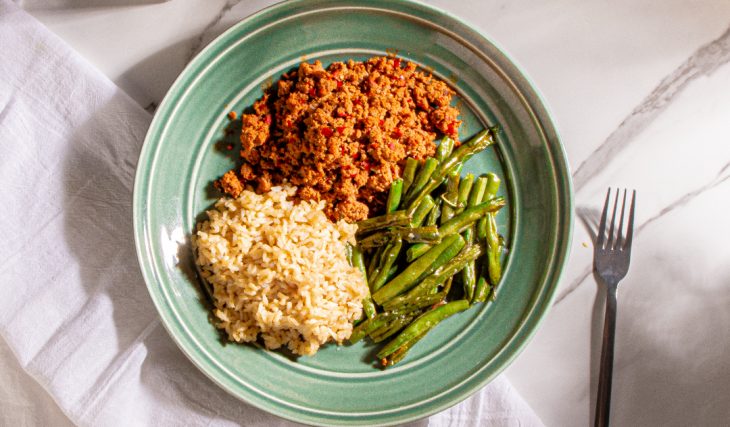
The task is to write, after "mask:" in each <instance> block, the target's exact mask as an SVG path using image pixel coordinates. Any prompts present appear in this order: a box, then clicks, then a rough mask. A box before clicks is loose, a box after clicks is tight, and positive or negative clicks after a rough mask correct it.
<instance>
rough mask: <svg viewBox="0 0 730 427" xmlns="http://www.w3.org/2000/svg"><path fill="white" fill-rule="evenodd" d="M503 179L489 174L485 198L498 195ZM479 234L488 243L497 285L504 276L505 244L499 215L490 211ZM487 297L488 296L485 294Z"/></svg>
mask: <svg viewBox="0 0 730 427" xmlns="http://www.w3.org/2000/svg"><path fill="white" fill-rule="evenodd" d="M500 183H501V180H500V179H499V177H498V176H497V175H495V174H493V173H488V174H487V187H486V190H485V192H484V197H483V199H484V200H492V199H494V198H495V197H496V195H497V191H498V190H499V185H500ZM477 235H478V237H479V239H480V240H482V241H485V242H486V244H487V256H486V259H487V272H488V274H489V282H490V283H491V286H492V287H496V286H497V284H498V283H499V280H500V279H501V277H502V265H501V254H502V249H503V247H504V246H503V244H502V242H501V240H500V237H499V233H498V231H497V216H496V213H495V212H490V213H489V214H487V215H486V216H484V217H483V218H481V219H479V222H478V223H477ZM492 295H493V293H492ZM485 298H486V296H485Z"/></svg>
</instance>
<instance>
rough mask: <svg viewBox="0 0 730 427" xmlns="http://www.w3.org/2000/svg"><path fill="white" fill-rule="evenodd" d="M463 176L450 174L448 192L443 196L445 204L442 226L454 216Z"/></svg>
mask: <svg viewBox="0 0 730 427" xmlns="http://www.w3.org/2000/svg"><path fill="white" fill-rule="evenodd" d="M460 179H461V176H460V175H459V174H458V173H454V172H452V173H450V174H449V176H448V177H447V178H446V191H445V192H444V194H443V195H442V196H441V200H443V202H444V204H443V207H442V208H441V224H443V223H444V222H446V221H448V220H450V219H451V217H453V216H454V207H456V203H457V199H458V198H459V181H460Z"/></svg>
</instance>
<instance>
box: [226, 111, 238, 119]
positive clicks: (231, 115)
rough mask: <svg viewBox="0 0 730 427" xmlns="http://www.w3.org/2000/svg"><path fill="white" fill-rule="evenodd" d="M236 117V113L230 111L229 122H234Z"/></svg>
mask: <svg viewBox="0 0 730 427" xmlns="http://www.w3.org/2000/svg"><path fill="white" fill-rule="evenodd" d="M237 117H238V113H236V112H235V111H231V112H230V113H228V118H229V119H231V120H236V118H237Z"/></svg>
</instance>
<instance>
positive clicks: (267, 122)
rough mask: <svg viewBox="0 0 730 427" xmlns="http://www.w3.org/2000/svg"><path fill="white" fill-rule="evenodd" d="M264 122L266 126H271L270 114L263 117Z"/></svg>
mask: <svg viewBox="0 0 730 427" xmlns="http://www.w3.org/2000/svg"><path fill="white" fill-rule="evenodd" d="M264 121H265V122H266V124H267V125H270V124H271V114H267V115H266V116H264Z"/></svg>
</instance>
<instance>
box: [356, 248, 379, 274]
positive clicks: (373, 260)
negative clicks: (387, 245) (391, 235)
mask: <svg viewBox="0 0 730 427" xmlns="http://www.w3.org/2000/svg"><path fill="white" fill-rule="evenodd" d="M360 246H362V245H360ZM382 252H383V246H378V247H377V248H376V249H375V250H374V251H371V254H370V259H369V260H368V270H367V277H372V276H373V275H374V274H373V272H374V271H375V269H376V268H377V267H378V264H379V263H380V254H381V253H382Z"/></svg>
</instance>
